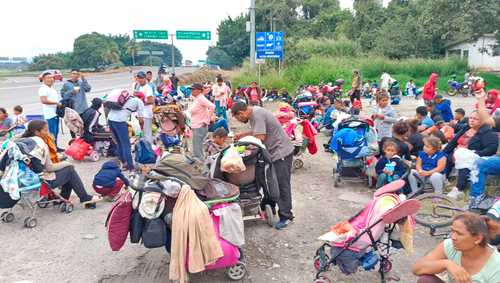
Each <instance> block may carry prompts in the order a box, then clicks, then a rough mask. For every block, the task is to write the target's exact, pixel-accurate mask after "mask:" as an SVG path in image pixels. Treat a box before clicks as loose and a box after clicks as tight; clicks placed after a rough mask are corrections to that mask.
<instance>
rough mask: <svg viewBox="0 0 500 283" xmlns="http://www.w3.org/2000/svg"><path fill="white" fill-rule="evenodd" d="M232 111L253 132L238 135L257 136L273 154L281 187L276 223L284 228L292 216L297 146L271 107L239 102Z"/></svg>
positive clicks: (237, 136)
mask: <svg viewBox="0 0 500 283" xmlns="http://www.w3.org/2000/svg"><path fill="white" fill-rule="evenodd" d="M231 112H232V114H233V116H234V117H235V118H236V119H237V120H238V121H240V122H242V123H250V127H251V129H252V131H251V132H247V133H240V134H237V135H236V136H235V139H236V140H238V139H240V138H242V137H244V136H249V135H252V136H255V137H256V138H258V139H260V140H261V141H262V142H263V143H264V145H265V146H266V149H267V150H268V151H269V154H270V155H271V159H272V162H273V167H274V170H275V172H276V177H277V179H278V185H279V188H280V199H279V201H278V207H279V212H278V214H279V216H280V221H279V222H278V223H277V224H276V229H279V230H281V229H283V228H285V227H286V226H287V225H288V224H290V223H291V221H292V220H293V214H292V190H291V184H290V179H291V174H292V162H293V150H294V146H293V144H292V142H291V141H290V138H289V137H288V136H287V135H286V133H285V131H284V130H283V128H282V127H281V125H280V123H279V121H278V119H277V118H276V117H274V115H273V113H271V112H270V111H269V110H267V109H264V108H262V107H259V106H248V105H247V104H246V103H244V102H237V103H235V104H234V105H233V107H232V108H231ZM268 217H269V216H268Z"/></svg>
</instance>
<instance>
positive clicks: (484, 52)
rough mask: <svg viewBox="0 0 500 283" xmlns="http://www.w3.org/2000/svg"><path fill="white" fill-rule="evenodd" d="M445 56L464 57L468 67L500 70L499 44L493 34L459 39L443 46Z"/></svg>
mask: <svg viewBox="0 0 500 283" xmlns="http://www.w3.org/2000/svg"><path fill="white" fill-rule="evenodd" d="M445 48H446V57H448V56H458V57H460V58H462V59H466V60H467V62H468V65H469V68H473V69H481V70H487V71H497V72H498V71H500V44H499V43H498V42H497V41H496V39H495V35H494V34H485V35H483V36H481V37H480V38H478V39H477V40H475V41H474V40H472V39H469V40H461V41H456V42H453V43H450V44H448V45H446V46H445Z"/></svg>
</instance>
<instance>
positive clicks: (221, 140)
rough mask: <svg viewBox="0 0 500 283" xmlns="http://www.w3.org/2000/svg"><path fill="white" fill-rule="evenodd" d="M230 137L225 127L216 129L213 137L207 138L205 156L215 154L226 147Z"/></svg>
mask: <svg viewBox="0 0 500 283" xmlns="http://www.w3.org/2000/svg"><path fill="white" fill-rule="evenodd" d="M227 137H228V132H227V131H226V129H224V128H223V127H221V128H218V129H216V130H215V131H214V132H213V134H212V138H211V139H207V141H206V142H205V156H207V157H210V156H213V155H215V154H217V153H219V152H221V150H223V149H224V147H226V140H227Z"/></svg>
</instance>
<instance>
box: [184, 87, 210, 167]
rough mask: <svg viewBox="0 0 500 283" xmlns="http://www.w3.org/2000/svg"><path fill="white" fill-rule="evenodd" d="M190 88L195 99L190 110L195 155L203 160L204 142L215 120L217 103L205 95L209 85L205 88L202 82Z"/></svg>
mask: <svg viewBox="0 0 500 283" xmlns="http://www.w3.org/2000/svg"><path fill="white" fill-rule="evenodd" d="M190 88H191V95H192V96H193V99H194V102H193V106H192V107H191V109H190V110H189V113H190V114H191V129H192V130H193V157H195V158H197V159H198V160H199V161H203V160H204V157H203V143H204V141H205V137H206V136H207V134H208V125H209V124H210V122H213V121H214V120H215V116H213V114H214V111H215V105H214V104H213V103H212V102H210V101H209V100H208V99H207V98H206V97H205V94H206V93H208V92H209V91H210V89H209V88H208V87H206V88H204V87H203V86H202V85H201V84H199V83H194V84H193V85H191V87H190Z"/></svg>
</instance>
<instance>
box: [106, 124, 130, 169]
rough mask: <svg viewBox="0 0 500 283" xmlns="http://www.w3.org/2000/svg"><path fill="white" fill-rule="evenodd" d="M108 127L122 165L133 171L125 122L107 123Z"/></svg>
mask: <svg viewBox="0 0 500 283" xmlns="http://www.w3.org/2000/svg"><path fill="white" fill-rule="evenodd" d="M108 124H109V127H110V128H111V132H112V133H113V136H114V138H115V140H116V151H117V152H116V153H117V155H118V158H119V159H120V160H121V162H122V163H123V164H127V168H128V169H129V170H133V169H134V161H133V160H132V152H131V150H130V138H129V137H128V124H127V122H115V121H109V123H108Z"/></svg>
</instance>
